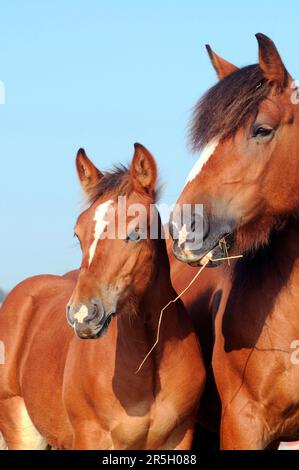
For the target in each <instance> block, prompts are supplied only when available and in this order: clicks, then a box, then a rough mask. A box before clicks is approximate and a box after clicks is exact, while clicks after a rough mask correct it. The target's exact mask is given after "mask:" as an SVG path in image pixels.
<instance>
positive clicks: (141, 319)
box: [118, 240, 183, 350]
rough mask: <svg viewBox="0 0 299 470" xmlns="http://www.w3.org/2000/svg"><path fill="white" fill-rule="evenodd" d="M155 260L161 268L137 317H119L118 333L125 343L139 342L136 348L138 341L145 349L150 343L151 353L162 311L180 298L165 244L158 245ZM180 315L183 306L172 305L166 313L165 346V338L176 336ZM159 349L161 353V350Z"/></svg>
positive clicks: (140, 304)
mask: <svg viewBox="0 0 299 470" xmlns="http://www.w3.org/2000/svg"><path fill="white" fill-rule="evenodd" d="M155 259H156V263H157V265H156V266H155V269H154V275H153V279H152V282H151V283H150V285H149V286H148V288H147V290H146V292H145V293H144V295H143V297H142V299H141V300H140V302H139V305H138V308H137V312H136V314H135V315H134V316H133V317H131V318H129V316H128V315H127V314H124V315H121V314H120V315H119V316H118V332H119V333H120V336H121V337H122V338H123V339H124V342H125V343H129V344H132V342H131V339H132V338H134V340H136V342H135V341H134V344H135V345H134V348H135V347H136V344H137V341H138V340H142V342H143V343H142V345H141V348H142V347H144V341H146V342H147V343H148V344H147V349H149V347H150V346H151V345H152V344H153V343H154V342H155V340H156V335H157V328H158V322H159V318H160V314H161V310H162V309H163V307H165V306H166V305H167V304H168V303H169V302H170V301H171V300H173V299H175V298H176V296H177V294H176V292H175V290H174V288H173V286H172V283H171V279H170V266H169V260H168V256H167V251H166V244H165V241H164V240H157V242H156V256H155ZM179 311H180V312H183V306H182V303H181V302H176V303H170V305H169V306H168V307H167V309H166V310H165V312H164V313H165V314H164V315H163V318H162V320H163V321H162V322H161V329H160V340H161V344H162V345H163V339H164V338H165V336H169V335H172V334H176V331H177V325H178V312H179ZM127 345H128V344H127ZM156 349H157V350H158V349H159V346H158V347H157V348H156Z"/></svg>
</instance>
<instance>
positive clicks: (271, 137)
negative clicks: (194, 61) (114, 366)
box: [173, 34, 299, 449]
mask: <svg viewBox="0 0 299 470" xmlns="http://www.w3.org/2000/svg"><path fill="white" fill-rule="evenodd" d="M256 36H257V40H258V43H259V63H258V64H256V65H250V66H247V67H244V68H241V69H238V68H237V67H236V66H234V65H232V64H230V63H229V62H227V61H225V60H223V59H222V58H221V57H220V56H218V55H217V54H215V53H214V52H213V51H212V50H211V48H209V47H208V52H209V55H210V58H211V60H212V63H213V65H214V68H215V69H216V71H217V73H218V76H219V79H220V81H219V82H218V83H217V84H216V85H215V86H214V87H212V88H211V89H210V90H209V91H208V92H207V93H206V95H205V96H204V97H203V98H202V99H201V100H200V101H199V103H198V104H197V106H196V108H195V111H194V119H193V125H192V129H191V138H192V142H193V146H194V149H195V150H202V154H201V157H200V158H199V160H198V162H197V163H196V165H195V167H194V168H193V170H192V172H191V173H190V176H189V178H188V181H187V183H186V186H185V187H184V189H183V191H182V194H181V196H180V197H179V201H178V203H179V204H186V203H189V204H191V205H192V204H202V205H203V232H202V233H203V240H202V245H201V246H198V247H197V248H196V249H193V248H192V246H191V243H190V240H191V238H192V234H191V232H190V233H188V231H187V233H186V228H185V229H184V230H185V233H184V239H183V242H182V243H178V240H175V241H174V245H173V250H174V254H175V256H176V257H177V258H178V259H179V260H181V261H183V262H186V263H188V264H190V265H191V266H197V265H202V264H205V263H207V262H208V263H209V265H210V266H213V265H215V264H216V263H215V262H214V261H213V259H219V258H221V257H223V256H224V255H225V253H224V252H223V251H224V250H223V248H224V246H225V248H226V250H225V251H227V250H228V252H229V254H230V255H239V254H243V255H244V256H243V259H240V260H238V261H231V262H230V265H227V266H226V267H225V268H224V269H223V270H222V271H221V276H220V280H219V277H217V280H216V284H214V285H213V286H212V288H211V292H213V298H211V299H210V300H211V303H212V305H211V314H212V315H213V319H214V322H215V325H214V333H215V339H214V346H213V353H212V367H213V373H214V378H215V381H216V385H217V389H218V392H219V395H220V398H221V404H222V412H221V428H220V438H221V447H222V448H223V449H263V448H266V447H267V446H269V445H271V443H272V442H274V441H276V440H277V439H280V440H282V439H283V440H287V439H297V438H299V425H298V423H299V388H298V381H299V366H298V361H297V360H295V359H296V356H295V353H296V350H295V349H294V348H295V346H296V344H297V343H296V341H297V340H298V339H299V321H298V309H299V264H298V259H299V224H298V216H299V191H298V188H299V137H298V136H299V108H298V104H297V103H298V96H297V90H296V89H295V84H294V82H293V80H292V78H291V76H290V74H289V73H288V72H287V70H286V68H285V66H284V64H283V62H282V60H281V57H280V55H279V53H278V51H277V49H276V47H275V45H274V43H273V42H272V41H271V40H270V39H269V38H267V37H266V36H265V35H263V34H257V35H256ZM174 218H175V214H174ZM191 222H192V221H191ZM191 225H192V223H191ZM217 264H218V263H217ZM198 282H199V281H198ZM198 305H199V311H198V313H197V315H200V314H201V311H200V303H199V304H198ZM294 358H295V359H294Z"/></svg>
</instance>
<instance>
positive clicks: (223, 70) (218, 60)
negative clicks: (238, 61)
mask: <svg viewBox="0 0 299 470" xmlns="http://www.w3.org/2000/svg"><path fill="white" fill-rule="evenodd" d="M206 49H207V51H208V54H209V57H210V59H211V62H212V65H213V67H214V69H215V70H216V73H217V75H218V78H219V79H220V80H222V79H223V78H224V77H226V75H229V74H231V73H233V72H234V71H235V70H238V67H236V66H235V65H233V64H231V63H230V62H228V61H227V60H224V59H222V57H220V56H219V55H217V54H216V52H214V51H213V50H212V49H211V47H210V46H209V44H206Z"/></svg>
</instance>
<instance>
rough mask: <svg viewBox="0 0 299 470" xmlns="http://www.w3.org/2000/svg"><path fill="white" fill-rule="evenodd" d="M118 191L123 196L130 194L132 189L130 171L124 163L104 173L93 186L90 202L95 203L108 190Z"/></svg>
mask: <svg viewBox="0 0 299 470" xmlns="http://www.w3.org/2000/svg"><path fill="white" fill-rule="evenodd" d="M113 191H117V192H118V193H119V194H121V195H122V196H128V195H129V194H130V192H131V191H132V183H131V179H130V171H129V169H128V167H126V166H124V165H121V164H119V165H115V166H114V167H113V169H112V170H111V171H106V172H104V173H103V177H102V178H101V179H100V181H99V182H98V183H97V184H96V185H95V186H94V187H93V188H92V190H91V193H90V194H89V198H88V202H89V203H90V204H93V203H94V202H95V201H96V200H97V199H98V198H99V197H101V196H103V194H105V193H107V192H113Z"/></svg>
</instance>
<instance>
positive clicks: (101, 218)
mask: <svg viewBox="0 0 299 470" xmlns="http://www.w3.org/2000/svg"><path fill="white" fill-rule="evenodd" d="M112 204H113V201H112V200H111V199H109V201H106V202H103V204H100V205H99V206H98V207H97V208H96V212H95V216H94V219H93V220H94V221H95V223H96V224H95V228H94V240H93V242H92V244H91V245H90V248H89V266H90V264H91V262H92V260H93V257H94V254H95V251H96V247H97V244H98V241H99V239H100V237H101V235H102V233H103V232H104V230H105V228H106V227H107V225H108V223H109V221H108V220H105V217H106V215H107V212H108V209H109V207H110V206H111V205H112Z"/></svg>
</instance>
